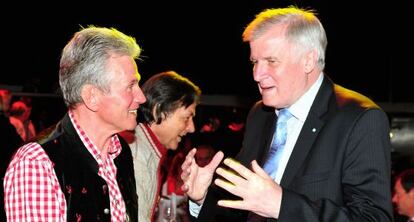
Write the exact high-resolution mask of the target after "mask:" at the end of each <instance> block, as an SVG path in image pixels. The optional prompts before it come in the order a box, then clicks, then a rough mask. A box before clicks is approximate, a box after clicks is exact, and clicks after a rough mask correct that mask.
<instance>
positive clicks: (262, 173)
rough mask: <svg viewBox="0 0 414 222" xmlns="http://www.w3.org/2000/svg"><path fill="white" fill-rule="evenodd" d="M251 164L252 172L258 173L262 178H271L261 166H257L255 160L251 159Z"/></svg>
mask: <svg viewBox="0 0 414 222" xmlns="http://www.w3.org/2000/svg"><path fill="white" fill-rule="evenodd" d="M251 165H252V170H253V172H255V173H256V174H257V175H259V176H260V177H263V178H268V179H271V177H270V176H269V174H267V173H266V171H264V170H263V168H261V167H260V166H259V164H258V163H257V161H256V160H253V161H252V162H251Z"/></svg>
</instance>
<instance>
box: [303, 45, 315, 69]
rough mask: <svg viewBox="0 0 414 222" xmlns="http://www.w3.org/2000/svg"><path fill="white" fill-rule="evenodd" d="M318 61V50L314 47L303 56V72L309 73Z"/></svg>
mask: <svg viewBox="0 0 414 222" xmlns="http://www.w3.org/2000/svg"><path fill="white" fill-rule="evenodd" d="M317 62H318V52H317V51H316V49H313V50H311V51H309V52H307V53H306V54H305V57H304V67H305V73H311V72H312V71H313V70H314V69H315V67H316V65H317Z"/></svg>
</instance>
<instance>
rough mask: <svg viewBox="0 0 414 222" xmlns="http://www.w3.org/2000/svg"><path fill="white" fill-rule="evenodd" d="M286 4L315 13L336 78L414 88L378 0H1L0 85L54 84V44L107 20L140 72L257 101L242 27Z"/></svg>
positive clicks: (404, 98)
mask: <svg viewBox="0 0 414 222" xmlns="http://www.w3.org/2000/svg"><path fill="white" fill-rule="evenodd" d="M381 4H382V5H381ZM395 4H397V3H395ZM288 5H297V6H299V7H305V8H313V9H315V10H316V12H317V13H318V14H319V18H320V20H321V22H322V23H323V25H324V27H325V29H326V32H327V36H328V49H327V59H326V69H325V70H326V73H327V75H328V76H329V77H331V78H332V79H333V80H334V81H335V82H336V83H338V84H341V85H343V86H345V87H347V88H351V89H354V90H356V91H359V92H361V93H363V94H365V95H367V96H368V97H370V98H372V99H374V100H375V101H378V102H413V101H414V99H413V98H414V96H413V93H407V92H409V89H410V88H409V87H410V85H411V84H410V81H408V77H409V76H410V75H408V74H407V73H406V70H404V68H402V67H401V66H398V68H396V65H395V61H396V60H397V59H396V58H397V53H396V48H397V46H396V45H398V44H400V43H399V42H395V41H394V36H395V35H396V34H395V33H394V32H393V30H394V29H396V28H395V27H394V25H393V22H391V19H392V18H393V16H392V14H393V13H394V10H393V7H392V5H391V3H387V5H385V4H384V3H379V2H378V1H368V2H367V1H363V2H360V1H328V0H321V1H318V0H312V1H311V0H308V1H275V0H273V1H270V0H256V1H253V0H252V1H225V0H222V1H218V0H210V1H136V2H124V1H111V2H108V3H105V2H97V3H88V4H86V3H76V2H69V1H66V2H60V3H55V4H52V3H50V4H49V3H48V4H45V3H44V4H42V3H39V2H36V4H31V5H30V4H29V3H23V2H15V3H12V4H10V3H8V4H7V6H5V5H3V7H1V12H2V13H1V27H2V34H1V40H2V43H3V45H2V54H3V56H2V57H3V59H2V70H3V71H2V74H1V77H0V84H11V85H23V86H25V87H24V90H25V91H38V92H46V93H50V92H54V91H55V90H56V88H57V79H58V65H59V57H60V52H61V50H62V48H63V47H64V45H65V44H66V42H67V41H68V40H69V39H70V38H71V36H72V35H73V33H74V32H76V31H78V30H79V28H80V26H88V25H89V24H94V25H97V26H108V27H109V26H111V27H116V28H117V29H119V30H120V31H122V32H124V33H126V34H129V35H132V36H134V37H135V38H136V39H137V42H138V43H139V44H140V46H141V47H142V49H143V52H142V58H143V61H140V62H139V63H138V69H139V72H140V73H141V75H142V76H143V80H146V79H147V78H148V77H149V76H151V75H153V74H155V73H158V72H161V71H166V70H175V71H177V72H178V73H180V74H183V75H185V76H187V77H189V78H190V79H192V80H193V81H194V82H195V83H196V84H198V85H199V86H200V87H201V88H202V90H203V93H204V94H234V95H239V96H242V97H245V98H253V99H258V98H260V95H259V93H258V90H257V87H256V85H255V83H254V82H253V79H252V71H251V65H250V62H249V48H248V45H247V44H246V43H243V42H242V40H241V34H242V32H243V29H244V27H245V26H246V25H247V24H248V22H249V21H251V20H252V19H253V18H254V15H255V14H257V13H258V12H260V11H261V10H263V9H264V8H270V7H279V6H288ZM395 39H397V38H395ZM398 40H400V39H399V38H398ZM407 88H408V90H407Z"/></svg>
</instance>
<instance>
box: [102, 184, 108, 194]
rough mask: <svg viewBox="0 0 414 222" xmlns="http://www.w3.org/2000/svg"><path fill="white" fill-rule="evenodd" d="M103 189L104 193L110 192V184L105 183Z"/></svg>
mask: <svg viewBox="0 0 414 222" xmlns="http://www.w3.org/2000/svg"><path fill="white" fill-rule="evenodd" d="M102 191H103V193H104V194H106V193H107V192H108V185H103V186H102Z"/></svg>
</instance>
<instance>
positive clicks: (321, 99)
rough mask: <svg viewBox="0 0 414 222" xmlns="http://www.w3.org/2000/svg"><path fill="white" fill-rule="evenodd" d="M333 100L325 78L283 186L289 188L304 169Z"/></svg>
mask: <svg viewBox="0 0 414 222" xmlns="http://www.w3.org/2000/svg"><path fill="white" fill-rule="evenodd" d="M332 98H333V84H332V82H331V81H330V80H329V79H328V78H327V77H326V76H325V77H324V80H323V82H322V85H321V88H320V89H319V92H318V94H317V95H316V98H315V100H314V102H313V104H312V107H311V109H310V111H309V114H308V117H307V118H306V120H305V123H304V125H303V127H302V130H301V132H300V134H299V137H298V139H297V141H296V144H295V147H294V148H293V151H292V154H291V156H290V158H289V161H288V164H287V166H286V169H285V172H284V173H283V177H282V180H281V185H283V186H288V185H289V184H290V183H291V181H292V180H293V178H294V177H295V176H296V175H297V173H298V171H299V169H300V168H301V167H302V165H303V162H304V161H305V158H306V156H307V155H308V153H309V151H310V150H311V149H312V147H313V144H314V142H315V139H316V138H317V137H318V134H319V132H320V131H321V129H322V127H323V126H324V124H325V121H324V120H323V119H324V118H322V116H323V115H324V114H325V113H326V112H327V111H328V107H329V104H330V99H332Z"/></svg>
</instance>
